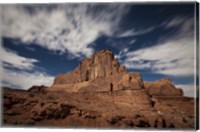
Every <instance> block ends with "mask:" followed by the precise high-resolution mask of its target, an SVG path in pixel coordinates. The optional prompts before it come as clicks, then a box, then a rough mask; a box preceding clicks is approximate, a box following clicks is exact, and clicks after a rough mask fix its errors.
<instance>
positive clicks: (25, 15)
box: [1, 3, 195, 96]
mask: <svg viewBox="0 0 200 132" xmlns="http://www.w3.org/2000/svg"><path fill="white" fill-rule="evenodd" d="M194 10H195V3H173V4H172V3H165V4H161V3H154V4H153V3H152V4H139V3H137V4H136V3H127V4H123V3H115V4H113V3H110V4H109V3H107V4H86V3H85V4H57V5H55V4H48V5H2V14H1V16H2V17H1V18H2V25H3V29H2V61H3V78H2V85H3V86H10V87H15V88H20V89H28V88H29V87H30V86H32V85H36V84H38V85H40V84H45V85H51V84H52V83H53V79H54V77H55V76H56V75H57V74H60V73H66V72H68V71H70V70H73V69H74V68H75V67H77V66H78V64H79V63H80V62H81V60H82V59H83V58H85V57H90V56H91V55H92V54H93V53H94V52H95V51H98V50H101V49H110V50H111V51H113V53H114V54H115V57H116V58H118V60H119V61H120V63H121V64H123V65H125V66H126V67H127V69H128V71H139V72H141V75H142V78H143V80H145V81H154V80H159V79H161V78H163V77H167V78H170V79H172V81H173V83H174V84H175V85H176V86H177V87H181V88H183V90H184V91H185V94H186V95H187V96H193V94H194V87H193V84H194V70H195V69H194V60H195V56H194V54H195V50H194V49H195V41H194V37H195V36H194V31H195V25H194V22H195V14H194Z"/></svg>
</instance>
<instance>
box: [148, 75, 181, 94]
mask: <svg viewBox="0 0 200 132" xmlns="http://www.w3.org/2000/svg"><path fill="white" fill-rule="evenodd" d="M144 86H145V88H146V89H147V91H148V92H149V94H150V95H157V96H182V95H183V91H182V89H179V88H176V87H175V86H174V85H173V83H172V81H171V80H170V79H168V78H163V79H160V80H158V81H154V82H144Z"/></svg>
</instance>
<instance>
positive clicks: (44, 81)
mask: <svg viewBox="0 0 200 132" xmlns="http://www.w3.org/2000/svg"><path fill="white" fill-rule="evenodd" d="M0 54H1V55H0V58H1V64H2V67H1V68H2V71H1V76H2V77H1V86H8V87H11V88H19V89H28V88H30V87H31V86H33V85H47V86H50V85H51V84H52V83H53V79H54V77H53V76H50V75H47V74H45V73H44V72H38V71H35V70H34V69H35V68H36V65H35V63H36V62H39V61H38V60H36V59H34V58H27V57H24V56H20V55H19V54H17V53H16V52H14V51H11V50H8V49H5V48H4V47H0Z"/></svg>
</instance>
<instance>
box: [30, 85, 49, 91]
mask: <svg viewBox="0 0 200 132" xmlns="http://www.w3.org/2000/svg"><path fill="white" fill-rule="evenodd" d="M47 88H48V87H47V86H44V85H41V86H32V87H31V88H29V89H28V91H30V92H41V93H46V91H47Z"/></svg>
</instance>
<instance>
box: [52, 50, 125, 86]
mask: <svg viewBox="0 0 200 132" xmlns="http://www.w3.org/2000/svg"><path fill="white" fill-rule="evenodd" d="M123 72H126V68H125V67H124V66H121V65H120V64H119V62H118V61H117V60H116V59H115V58H114V54H113V53H112V52H111V51H110V50H101V51H99V52H96V53H95V54H94V55H93V56H92V57H91V58H86V59H84V60H83V61H82V62H81V63H80V65H79V66H78V67H77V68H76V69H75V70H73V71H71V72H68V73H66V74H60V75H58V76H57V77H56V79H55V81H54V84H71V83H77V82H83V81H89V80H93V79H95V78H103V77H108V76H110V75H114V74H117V73H123Z"/></svg>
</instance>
